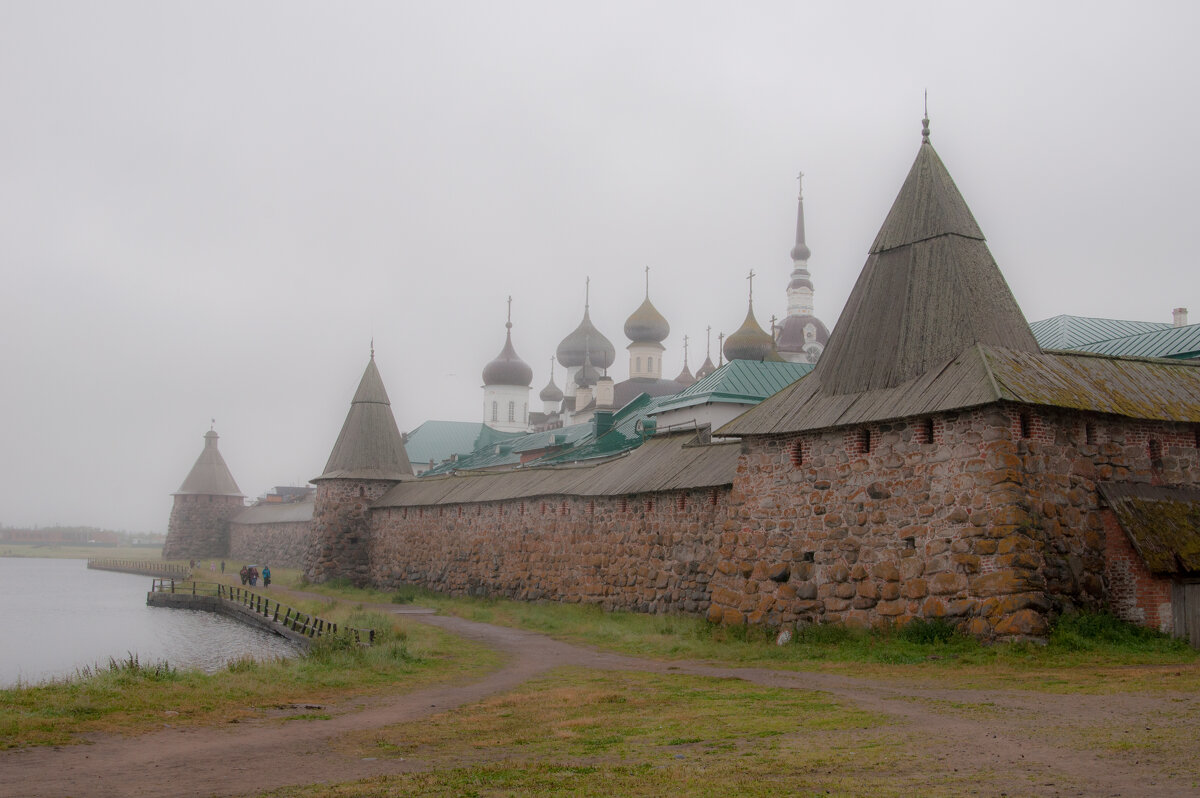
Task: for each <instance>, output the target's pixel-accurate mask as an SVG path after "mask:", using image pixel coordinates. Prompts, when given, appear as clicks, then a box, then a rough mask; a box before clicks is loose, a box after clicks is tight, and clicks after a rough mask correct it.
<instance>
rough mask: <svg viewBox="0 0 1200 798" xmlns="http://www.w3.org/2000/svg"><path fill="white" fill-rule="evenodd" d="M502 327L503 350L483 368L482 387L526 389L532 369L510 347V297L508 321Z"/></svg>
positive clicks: (511, 346) (531, 379) (510, 299)
mask: <svg viewBox="0 0 1200 798" xmlns="http://www.w3.org/2000/svg"><path fill="white" fill-rule="evenodd" d="M504 327H505V328H506V330H507V332H506V333H505V336H504V348H503V349H501V350H500V354H498V355H496V359H495V360H493V361H492V362H491V363H488V364H487V365H486V366H484V367H483V384H484V385H520V386H523V387H526V388H528V387H529V384H530V383H531V382H533V369H531V368H530V367H529V364H528V363H526V362H525V361H524V360H522V359H521V358H519V357H517V350H515V349H513V345H512V297H509V298H508V321H507V322H506V323H505V325H504Z"/></svg>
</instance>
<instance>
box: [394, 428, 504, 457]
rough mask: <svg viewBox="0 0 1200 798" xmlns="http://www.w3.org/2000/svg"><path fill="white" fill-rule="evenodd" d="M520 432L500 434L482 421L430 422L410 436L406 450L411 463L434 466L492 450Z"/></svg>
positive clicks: (405, 446) (405, 445) (406, 443)
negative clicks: (481, 450) (455, 458)
mask: <svg viewBox="0 0 1200 798" xmlns="http://www.w3.org/2000/svg"><path fill="white" fill-rule="evenodd" d="M517 437H520V433H517V432H499V431H498V430H494V429H492V428H491V427H489V426H488V425H487V424H484V423H483V422H480V421H426V422H425V423H424V424H422V425H421V426H419V427H417V428H416V429H415V430H413V431H412V432H410V433H409V434H408V440H406V441H405V442H404V450H405V451H406V452H407V453H408V461H409V462H410V463H416V464H418V465H421V464H425V465H428V463H429V461H430V460H433V463H434V465H437V464H439V463H442V462H444V461H446V460H449V459H450V456H451V455H455V454H457V455H466V454H470V453H471V452H474V451H475V450H476V449H478V448H480V447H481V446H490V445H492V444H495V443H497V442H500V441H504V440H508V439H510V438H517Z"/></svg>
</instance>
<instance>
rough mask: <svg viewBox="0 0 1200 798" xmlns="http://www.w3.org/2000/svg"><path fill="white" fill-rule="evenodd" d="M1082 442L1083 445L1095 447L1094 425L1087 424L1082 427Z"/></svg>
mask: <svg viewBox="0 0 1200 798" xmlns="http://www.w3.org/2000/svg"><path fill="white" fill-rule="evenodd" d="M1083 441H1084V443H1087V444H1088V445H1095V443H1096V425H1095V424H1092V423H1091V422H1088V423H1087V424H1084V425H1083Z"/></svg>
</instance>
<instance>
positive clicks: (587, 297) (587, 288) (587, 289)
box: [583, 277, 592, 310]
mask: <svg viewBox="0 0 1200 798" xmlns="http://www.w3.org/2000/svg"><path fill="white" fill-rule="evenodd" d="M591 300H592V278H591V277H585V278H584V280H583V309H584V310H587V309H588V304H589V303H590V302H591Z"/></svg>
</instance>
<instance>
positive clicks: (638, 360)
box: [633, 357, 642, 371]
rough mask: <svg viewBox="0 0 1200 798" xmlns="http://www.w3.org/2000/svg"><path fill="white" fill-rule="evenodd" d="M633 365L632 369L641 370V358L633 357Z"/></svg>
mask: <svg viewBox="0 0 1200 798" xmlns="http://www.w3.org/2000/svg"><path fill="white" fill-rule="evenodd" d="M633 365H634V368H633V370H634V371H641V370H642V359H641V358H640V357H635V358H634V359H633Z"/></svg>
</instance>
